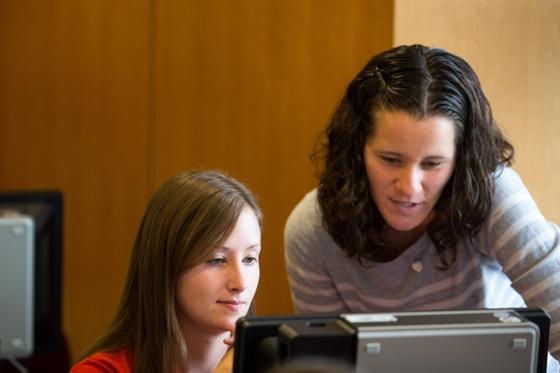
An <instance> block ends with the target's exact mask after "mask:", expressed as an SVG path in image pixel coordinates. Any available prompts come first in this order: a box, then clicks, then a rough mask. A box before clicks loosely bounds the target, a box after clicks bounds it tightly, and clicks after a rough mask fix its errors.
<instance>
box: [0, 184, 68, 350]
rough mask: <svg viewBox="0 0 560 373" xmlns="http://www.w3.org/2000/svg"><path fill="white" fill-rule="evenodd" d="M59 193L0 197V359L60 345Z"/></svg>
mask: <svg viewBox="0 0 560 373" xmlns="http://www.w3.org/2000/svg"><path fill="white" fill-rule="evenodd" d="M62 214H63V198H62V193H61V192H59V191H14V192H0V279H1V280H0V359H4V358H6V359H14V358H25V357H28V356H30V355H32V354H34V353H48V352H51V351H56V350H58V349H59V348H60V346H61V343H62V326H61V325H62Z"/></svg>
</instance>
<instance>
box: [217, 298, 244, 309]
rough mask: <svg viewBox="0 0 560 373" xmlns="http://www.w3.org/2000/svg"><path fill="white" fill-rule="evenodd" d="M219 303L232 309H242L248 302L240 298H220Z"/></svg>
mask: <svg viewBox="0 0 560 373" xmlns="http://www.w3.org/2000/svg"><path fill="white" fill-rule="evenodd" d="M218 304H221V305H222V306H224V307H225V308H227V309H229V310H231V311H240V310H241V309H242V308H243V307H245V304H246V302H244V301H240V300H219V301H218Z"/></svg>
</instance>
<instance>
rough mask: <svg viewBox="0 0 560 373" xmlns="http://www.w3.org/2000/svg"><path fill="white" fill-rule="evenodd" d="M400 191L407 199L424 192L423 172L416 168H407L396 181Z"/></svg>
mask: <svg viewBox="0 0 560 373" xmlns="http://www.w3.org/2000/svg"><path fill="white" fill-rule="evenodd" d="M396 186H397V189H398V191H399V192H400V193H401V194H403V195H404V196H407V197H412V196H414V195H416V194H417V193H419V192H420V191H421V190H422V171H421V170H418V169H417V168H416V167H407V168H404V169H403V170H402V172H400V173H399V176H398V178H397V180H396Z"/></svg>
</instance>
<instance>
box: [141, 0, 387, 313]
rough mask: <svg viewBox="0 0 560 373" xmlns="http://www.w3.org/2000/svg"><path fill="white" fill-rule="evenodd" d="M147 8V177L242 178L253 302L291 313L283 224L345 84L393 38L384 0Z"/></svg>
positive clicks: (178, 1) (251, 0)
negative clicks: (150, 31) (151, 125)
mask: <svg viewBox="0 0 560 373" xmlns="http://www.w3.org/2000/svg"><path fill="white" fill-rule="evenodd" d="M156 14H157V16H156V20H157V21H156V30H157V31H156V35H157V38H156V46H155V50H156V53H155V55H156V60H155V69H154V70H155V77H156V79H155V81H156V83H155V87H156V105H155V118H156V119H155V123H156V127H155V131H154V134H155V137H154V138H155V149H154V158H155V161H154V166H155V170H154V174H155V177H154V181H155V184H159V183H160V182H162V181H163V180H164V179H166V178H167V177H169V176H171V175H173V174H175V173H177V172H179V171H180V170H183V169H189V168H193V167H195V168H219V169H223V170H226V171H229V172H230V173H231V174H233V175H234V176H236V177H238V178H239V179H241V180H242V181H244V182H246V183H247V184H248V185H249V186H250V187H251V188H252V189H253V190H254V191H255V192H256V193H257V195H258V196H259V197H260V201H261V204H262V206H263V209H264V214H265V232H264V241H263V242H264V248H263V254H262V260H261V273H262V277H261V283H260V286H259V291H258V293H257V310H258V312H259V313H260V314H272V313H290V312H292V306H291V300H290V296H289V291H288V285H287V278H286V274H285V268H284V259H283V237H282V236H283V227H284V223H285V220H286V218H287V216H288V214H289V212H290V211H291V209H292V208H293V207H294V205H295V204H296V203H297V201H299V199H301V198H302V197H303V195H304V194H305V193H306V192H307V191H309V190H311V189H312V188H313V187H314V185H315V183H316V181H315V179H314V168H313V166H312V164H311V163H310V162H309V160H308V156H309V154H310V152H311V151H312V149H313V145H314V143H315V141H316V140H317V138H318V135H319V132H320V131H321V130H322V129H323V127H324V126H325V125H326V123H327V121H328V118H329V117H330V115H331V113H332V112H333V110H334V107H335V105H336V104H337V102H338V100H339V99H340V97H341V96H342V94H343V91H344V89H345V88H346V85H347V84H348V83H349V81H350V79H351V78H352V77H353V76H354V75H355V74H356V73H357V72H358V70H359V69H360V68H361V67H362V66H363V65H364V64H365V63H366V61H367V60H368V59H369V58H370V57H371V56H372V55H373V54H375V53H377V52H379V51H381V50H383V49H386V48H389V47H390V46H391V45H392V1H376V2H372V1H368V0H355V1H347V2H332V1H321V0H313V1H312V0H304V1H299V0H297V1H296V0H290V1H258V0H246V1H240V2H239V1H237V2H231V1H227V0H222V1H211V2H199V1H182V0H173V1H171V0H170V1H160V2H157V10H156ZM151 187H152V188H153V187H155V185H152V186H151Z"/></svg>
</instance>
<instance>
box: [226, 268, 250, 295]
mask: <svg viewBox="0 0 560 373" xmlns="http://www.w3.org/2000/svg"><path fill="white" fill-rule="evenodd" d="M227 286H228V289H229V290H230V291H233V292H238V293H239V292H242V291H244V290H245V288H246V287H247V280H246V278H245V272H244V270H243V268H242V266H241V265H239V264H235V265H232V266H231V267H230V269H229V278H228V285H227Z"/></svg>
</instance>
